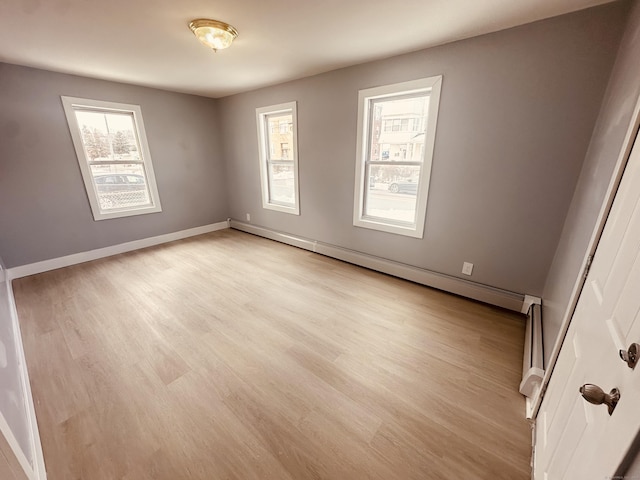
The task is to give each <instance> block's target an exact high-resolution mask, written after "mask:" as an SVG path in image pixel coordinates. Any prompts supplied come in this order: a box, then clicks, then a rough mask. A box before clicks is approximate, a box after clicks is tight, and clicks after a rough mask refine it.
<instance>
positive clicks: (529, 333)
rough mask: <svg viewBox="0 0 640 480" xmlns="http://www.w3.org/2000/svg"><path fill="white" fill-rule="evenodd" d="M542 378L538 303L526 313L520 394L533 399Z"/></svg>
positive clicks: (539, 307)
mask: <svg viewBox="0 0 640 480" xmlns="http://www.w3.org/2000/svg"><path fill="white" fill-rule="evenodd" d="M543 378H544V356H543V351H542V308H541V306H540V304H539V303H532V304H531V305H530V306H529V309H528V311H527V326H526V331H525V340H524V359H523V362H522V382H520V393H521V394H522V395H524V396H525V397H528V398H529V399H533V398H535V396H536V395H537V394H538V391H539V390H540V386H541V385H542V379H543Z"/></svg>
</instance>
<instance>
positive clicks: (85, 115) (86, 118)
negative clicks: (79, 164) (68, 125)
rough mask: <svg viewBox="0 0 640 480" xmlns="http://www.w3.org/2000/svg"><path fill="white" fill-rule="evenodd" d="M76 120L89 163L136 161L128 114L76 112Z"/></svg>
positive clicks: (134, 132)
mask: <svg viewBox="0 0 640 480" xmlns="http://www.w3.org/2000/svg"><path fill="white" fill-rule="evenodd" d="M76 118H77V120H78V126H79V127H80V133H81V137H82V144H83V146H84V150H85V153H86V156H87V159H88V160H89V161H92V162H94V161H103V160H105V161H109V160H136V161H139V160H140V149H139V147H138V141H137V138H136V130H135V127H134V124H133V115H132V114H130V113H104V112H92V111H86V110H77V111H76Z"/></svg>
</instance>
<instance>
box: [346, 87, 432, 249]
mask: <svg viewBox="0 0 640 480" xmlns="http://www.w3.org/2000/svg"><path fill="white" fill-rule="evenodd" d="M441 85H442V76H436V77H430V78H424V79H420V80H414V81H410V82H404V83H398V84H394V85H386V86H383V87H376V88H369V89H366V90H360V92H359V96H358V145H357V161H356V185H355V198H354V212H353V224H354V225H355V226H358V227H364V228H371V229H374V230H382V231H384V232H390V233H397V234H401V235H407V236H410V237H416V238H422V237H423V234H424V220H425V216H426V210H427V194H428V189H429V177H430V175H431V161H432V156H433V147H434V141H435V133H436V120H437V116H438V104H439V102H440V88H441Z"/></svg>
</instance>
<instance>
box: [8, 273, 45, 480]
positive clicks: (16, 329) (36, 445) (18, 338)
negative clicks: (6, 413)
mask: <svg viewBox="0 0 640 480" xmlns="http://www.w3.org/2000/svg"><path fill="white" fill-rule="evenodd" d="M7 277H8V278H7V280H8V281H7V282H6V286H7V297H8V299H9V315H10V317H11V326H12V330H13V336H14V339H15V347H16V356H17V361H18V369H19V373H20V382H21V384H22V394H23V398H24V399H25V402H26V405H25V408H26V411H27V415H28V417H27V421H28V423H29V440H30V441H31V452H32V454H33V459H32V460H33V466H32V465H31V464H30V463H29V461H28V459H27V458H26V456H25V454H24V452H23V451H22V449H21V448H20V446H19V445H18V442H17V440H16V438H15V436H14V435H13V432H12V431H11V429H10V428H9V425H8V424H7V423H6V419H5V418H4V417H3V416H2V415H0V417H2V418H1V419H0V420H1V422H4V424H3V425H2V424H0V427H1V428H0V430H2V431H3V433H4V436H5V438H6V439H7V442H8V443H9V446H10V447H11V449H12V450H13V453H14V454H15V456H16V458H17V459H18V462H19V463H20V465H21V466H22V469H23V470H24V472H25V474H26V475H27V477H28V478H29V480H46V478H47V473H46V469H45V465H44V455H43V453H42V444H41V443H40V432H39V430H38V422H37V419H36V409H35V406H34V404H33V395H32V393H31V383H30V381H29V371H28V370H27V361H26V358H25V355H24V346H23V345H22V333H21V332H20V322H19V321H18V311H17V309H16V303H15V299H14V297H13V288H12V287H11V282H10V281H9V279H10V278H11V276H10V272H9V270H7Z"/></svg>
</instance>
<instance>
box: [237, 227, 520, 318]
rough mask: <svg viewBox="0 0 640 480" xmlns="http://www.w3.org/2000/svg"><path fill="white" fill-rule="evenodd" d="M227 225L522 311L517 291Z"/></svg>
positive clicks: (265, 230)
mask: <svg viewBox="0 0 640 480" xmlns="http://www.w3.org/2000/svg"><path fill="white" fill-rule="evenodd" d="M228 222H229V226H230V227H231V228H234V229H236V230H240V231H243V232H246V233H251V234H253V235H258V236H260V237H264V238H269V239H271V240H276V241H278V242H281V243H286V244H287V245H292V246H294V247H298V248H303V249H305V250H309V251H312V252H315V253H319V254H321V255H326V256H328V257H332V258H336V259H338V260H342V261H345V262H348V263H352V264H354V265H358V266H361V267H365V268H369V269H371V270H375V271H378V272H382V273H386V274H388V275H393V276H394V277H399V278H403V279H405V280H410V281H412V282H415V283H419V284H421V285H426V286H428V287H433V288H437V289H439V290H444V291H445V292H449V293H455V294H456V295H461V296H463V297H466V298H471V299H473V300H479V301H481V302H485V303H488V304H490V305H496V306H498V307H502V308H507V309H509V310H513V311H516V312H520V311H522V308H523V302H524V300H525V296H524V295H521V294H519V293H515V292H510V291H508V290H502V289H499V288H495V287H490V286H488V285H482V284H480V283H476V282H470V281H468V280H463V279H461V278H456V277H452V276H450V275H445V274H442V273H438V272H432V271H430V270H427V269H424V268H418V267H414V266H412V265H407V264H404V263H400V262H394V261H393V260H388V259H386V258H382V257H376V256H373V255H368V254H366V253H362V252H358V251H356V250H350V249H347V248H342V247H338V246H336V245H331V244H328V243H323V242H318V241H316V240H311V239H307V238H302V237H298V236H295V235H290V234H288V233H283V232H278V231H276V230H271V229H269V228H265V227H259V226H257V225H252V224H249V223H245V222H240V221H238V220H233V219H229V220H228Z"/></svg>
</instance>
